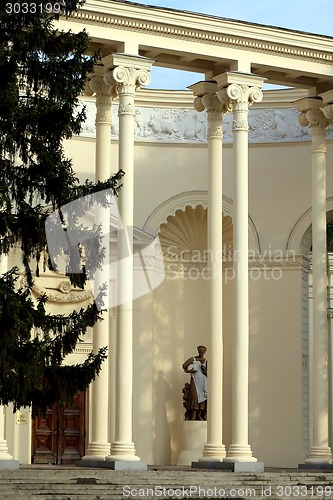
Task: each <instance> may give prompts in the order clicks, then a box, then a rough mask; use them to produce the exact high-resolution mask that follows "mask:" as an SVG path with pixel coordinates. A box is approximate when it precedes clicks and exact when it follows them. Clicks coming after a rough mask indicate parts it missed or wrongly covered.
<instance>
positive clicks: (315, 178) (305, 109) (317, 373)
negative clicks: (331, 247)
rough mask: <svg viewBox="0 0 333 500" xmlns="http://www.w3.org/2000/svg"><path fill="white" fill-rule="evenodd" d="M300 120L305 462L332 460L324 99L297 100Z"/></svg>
mask: <svg viewBox="0 0 333 500" xmlns="http://www.w3.org/2000/svg"><path fill="white" fill-rule="evenodd" d="M296 105H297V108H298V110H299V111H301V115H300V117H299V122H300V124H301V125H302V126H308V125H310V127H311V136H312V154H311V164H312V280H313V330H312V334H313V443H312V447H311V449H310V451H309V455H308V458H307V460H306V463H330V462H331V449H330V447H329V446H328V366H327V363H328V325H327V260H326V259H327V257H326V255H327V253H326V252H327V250H326V128H327V126H328V124H329V121H328V120H327V118H326V117H325V115H324V113H323V111H322V110H321V109H320V107H321V106H322V105H323V104H322V100H321V99H318V98H305V99H301V100H300V101H297V102H296Z"/></svg>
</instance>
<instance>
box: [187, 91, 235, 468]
mask: <svg viewBox="0 0 333 500" xmlns="http://www.w3.org/2000/svg"><path fill="white" fill-rule="evenodd" d="M190 89H191V90H192V91H193V93H194V95H196V96H198V97H197V98H196V99H195V101H194V107H195V109H196V110H197V111H204V110H206V111H207V119H208V129H207V142H208V254H209V257H210V282H209V284H210V335H209V341H208V352H209V364H208V377H207V383H208V398H207V443H206V445H205V446H204V450H203V456H202V457H201V458H199V462H222V461H223V458H224V457H225V455H226V451H225V446H224V444H223V442H222V399H223V389H222V377H223V335H222V333H223V325H222V283H223V282H222V250H223V243H222V137H223V136H222V117H223V113H225V112H226V110H225V108H224V106H223V104H222V103H221V102H220V101H219V100H218V98H217V95H216V93H215V92H216V83H215V82H199V83H197V84H194V85H191V86H190Z"/></svg>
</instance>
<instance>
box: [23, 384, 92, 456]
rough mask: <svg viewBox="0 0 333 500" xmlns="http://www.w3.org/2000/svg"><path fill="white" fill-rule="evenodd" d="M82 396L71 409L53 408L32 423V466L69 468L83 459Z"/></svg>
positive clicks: (83, 404)
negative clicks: (63, 465) (50, 465)
mask: <svg viewBox="0 0 333 500" xmlns="http://www.w3.org/2000/svg"><path fill="white" fill-rule="evenodd" d="M84 444H85V393H84V392H80V393H79V394H78V395H77V396H76V398H75V400H74V402H73V404H72V405H69V404H66V405H64V406H59V405H54V406H53V407H52V408H48V409H47V412H46V415H43V416H39V415H37V416H36V417H35V418H34V419H33V421H32V463H35V464H73V463H75V462H76V461H77V460H80V458H81V457H82V456H83V455H84V451H85V449H84Z"/></svg>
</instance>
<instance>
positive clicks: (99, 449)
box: [82, 442, 110, 461]
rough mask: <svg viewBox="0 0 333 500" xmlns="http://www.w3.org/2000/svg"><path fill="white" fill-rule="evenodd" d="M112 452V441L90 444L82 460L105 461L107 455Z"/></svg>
mask: <svg viewBox="0 0 333 500" xmlns="http://www.w3.org/2000/svg"><path fill="white" fill-rule="evenodd" d="M109 453H110V443H96V442H92V443H89V444H88V448H87V452H86V454H85V455H84V457H82V460H84V461H85V460H95V461H96V460H99V461H104V460H105V456H106V455H108V454H109Z"/></svg>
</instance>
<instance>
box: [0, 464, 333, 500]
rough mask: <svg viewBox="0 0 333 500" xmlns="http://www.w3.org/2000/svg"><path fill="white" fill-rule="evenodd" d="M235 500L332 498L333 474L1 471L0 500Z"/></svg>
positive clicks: (170, 469) (33, 468) (46, 468)
mask: <svg viewBox="0 0 333 500" xmlns="http://www.w3.org/2000/svg"><path fill="white" fill-rule="evenodd" d="M126 498H130V499H133V498H149V499H155V498H156V499H158V498H160V499H185V498H187V499H192V500H197V499H205V498H234V499H236V500H239V499H244V500H245V499H249V498H255V499H259V498H260V499H261V500H263V499H265V498H270V499H271V500H278V499H280V500H281V499H282V500H286V499H288V500H289V499H291V498H300V499H313V500H314V499H320V500H325V499H328V498H330V499H333V472H329V471H323V470H321V471H299V470H297V469H267V470H266V471H265V473H261V474H235V473H233V472H229V471H218V470H209V471H207V470H204V471H203V470H195V469H191V468H189V467H176V466H175V467H172V466H157V467H155V466H151V467H150V468H149V470H148V471H145V472H122V471H112V470H109V469H87V468H79V467H75V466H49V465H45V466H44V465H31V466H22V467H21V468H20V469H19V470H15V471H8V470H1V471H0V500H5V499H13V500H14V499H15V500H17V499H20V500H21V499H22V500H23V499H24V500H35V499H36V500H37V499H38V500H106V499H110V500H111V499H112V500H120V499H121V500H124V499H126Z"/></svg>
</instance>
